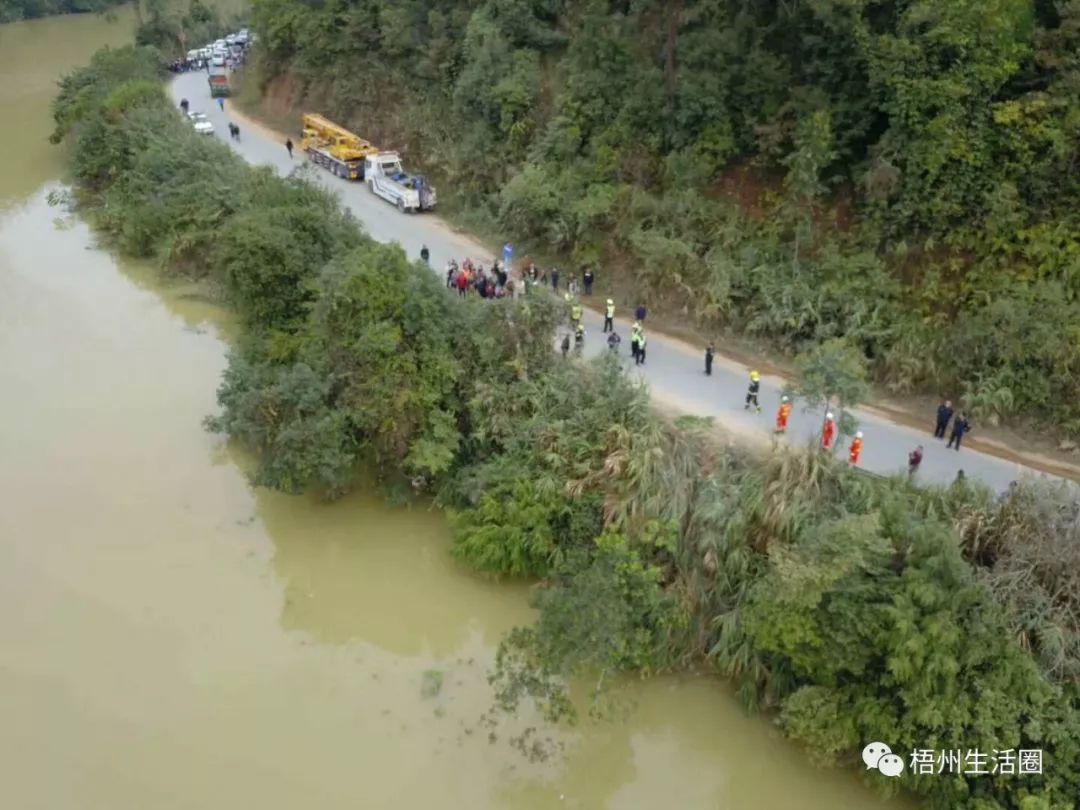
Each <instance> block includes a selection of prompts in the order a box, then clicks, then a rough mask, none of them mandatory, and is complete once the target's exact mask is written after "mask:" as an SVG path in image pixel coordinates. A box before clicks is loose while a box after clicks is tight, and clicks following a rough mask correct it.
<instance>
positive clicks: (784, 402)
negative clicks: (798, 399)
mask: <svg viewBox="0 0 1080 810" xmlns="http://www.w3.org/2000/svg"><path fill="white" fill-rule="evenodd" d="M789 416H791V400H790V399H788V398H787V397H780V410H779V411H777V412H776V432H777V433H787V420H788V417H789Z"/></svg>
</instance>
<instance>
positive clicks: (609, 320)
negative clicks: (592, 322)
mask: <svg viewBox="0 0 1080 810" xmlns="http://www.w3.org/2000/svg"><path fill="white" fill-rule="evenodd" d="M604 331H605V332H614V331H615V302H614V301H612V300H611V299H610V298H609V299H608V300H607V309H605V310H604Z"/></svg>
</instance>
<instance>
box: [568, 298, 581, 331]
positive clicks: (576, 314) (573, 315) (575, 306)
mask: <svg viewBox="0 0 1080 810" xmlns="http://www.w3.org/2000/svg"><path fill="white" fill-rule="evenodd" d="M570 323H572V324H573V325H574V326H575V327H576V326H578V325H579V324H580V323H581V304H579V303H578V302H577V301H574V302H573V303H572V304H571V305H570Z"/></svg>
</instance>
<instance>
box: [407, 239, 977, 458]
mask: <svg viewBox="0 0 1080 810" xmlns="http://www.w3.org/2000/svg"><path fill="white" fill-rule="evenodd" d="M421 258H422V259H423V260H424V262H425V263H426V262H427V261H428V258H429V254H428V250H427V247H426V246H425V247H424V248H423V250H422V251H421ZM594 282H595V274H594V272H593V271H592V270H586V271H584V272H583V273H582V277H581V281H580V283H579V281H578V277H577V275H576V274H571V275H570V276H569V278H568V279H565V282H564V277H563V274H562V273H561V272H560V271H559V269H558V268H554V267H553V268H551V269H550V270H546V271H545V270H541V269H540V268H538V267H537V266H536V264H535V263H533V262H528V263H525V264H524V265H523V266H522V268H521V271H520V275H519V276H518V277H517V278H510V273H509V272H508V271H507V270H506V268H505V266H504V265H503V264H502V263H501V262H499V261H498V260H496V261H493V262H492V263H491V265H490V266H489V267H485V266H484V265H483V264H482V263H480V262H474V261H473V260H472V259H468V258H466V259H465V260H464V261H462V262H461V263H460V265H459V264H458V262H457V261H456V260H454V259H451V260H450V261H449V262H447V264H446V286H447V288H449V289H454V290H457V292H458V295H460V296H461V297H463V298H464V297H467V296H470V295H474V294H475V295H478V296H480V297H481V298H505V297H507V296H510V297H513V296H515V295H517V294H529V293H530V291H533V290H537V289H539V288H547V287H549V286H550V289H551V291H552V292H553V293H556V294H557V293H559V292H560V291H561V290H565V292H563V293H562V297H563V301H564V302H565V304H566V312H567V327H566V328H565V329H563V330H562V334H561V339H560V341H559V348H560V350H561V352H562V355H563V357H568V356H569V354H570V352H571V349H573V351H574V353H575V354H581V353H582V352H583V351H584V347H585V336H586V331H585V325H584V322H583V320H582V315H583V312H584V310H583V307H582V304H581V300H580V298H579V295H581V294H583V295H585V296H591V295H592V292H593V285H594ZM647 314H648V310H647V309H646V307H645V306H644V304H640V305H638V307H637V308H636V309H635V311H634V323H633V326H632V327H631V331H630V356H631V358H632V359H633V361H634V364H635V365H638V366H640V365H644V363H645V358H646V354H647V346H648V337H647V336H646V334H645V326H644V323H645V318H646V316H647ZM603 334H605V335H606V336H607V337H606V342H607V347H608V349H609V350H611V351H612V352H618V351H619V348H620V346H621V345H622V336H621V335H620V334H619V333H618V332H617V331H616V330H615V302H614V300H613V299H611V298H608V299H607V300H606V302H605V305H604V327H603ZM715 356H716V346H715V345H714V344H712V343H710V344H708V345H707V346H706V348H705V374H707V375H710V376H711V375H712V368H713V362H714V359H715ZM760 393H761V374H760V372H758V371H757V370H752V371H751V372H750V381H749V386H748V388H747V391H746V399H745V402H744V408H745V409H746V410H748V411H749V410H752V411H753V412H755V413H761V412H762V406H761V402H760ZM791 411H792V401H791V398H790V397H788V396H782V397H781V398H780V405H779V408H778V409H777V413H776V428H775V431H774V432H775V433H776V434H778V435H779V434H784V433H786V432H787V429H788V422H789V420H790V418H791ZM950 425H951V427H950ZM970 430H971V423H970V421H969V419H968V417H967V415H966V414H965V413H964V412H963V411H954V409H953V406H952V402H950V401H949V400H945V401H944V402H942V404H941V405H940V406H939V407H938V411H937V420H936V422H935V426H934V432H933V435H934V438H936V439H942V440H944V439H945V436H946V434H948V435H949V439H948V442H947V444H946V448H949V449H953V448H955V449H956V450H959V449H960V443H961V442H962V440H963V438H964V436H966V435H967V434H968V433H969V432H970ZM838 440H839V428H838V425H837V420H836V416H835V415H834V414H833V413H832V411H827V412H826V414H825V418H824V421H823V422H822V425H821V431H820V446H821V449H822V450H823V451H826V452H829V453H832V452H835V450H836V442H837V441H838ZM863 442H864V436H863V432H862V431H861V430H858V431H855V433H854V435H853V436H852V438H851V441H850V443H849V444H848V446H847V457H848V463H849V464H851V465H852V466H853V467H854V466H858V464H859V460H860V459H861V457H862V451H863ZM923 454H924V449H923V446H922V445H919V446H918V447H916V448H915V449H914V450H912V451H911V452H910V453H908V473H909V474H912V475H914V474H915V472H917V471H918V469H919V465H921V464H922V460H923Z"/></svg>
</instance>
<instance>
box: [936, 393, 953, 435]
mask: <svg viewBox="0 0 1080 810" xmlns="http://www.w3.org/2000/svg"><path fill="white" fill-rule="evenodd" d="M952 415H953V407H952V402H950V401H949V400H945V401H944V402H942V403H941V404H940V405H938V407H937V423H936V424H935V425H934V438H935V439H944V438H945V428H947V427H948V426H949V420H950V419H952Z"/></svg>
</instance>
